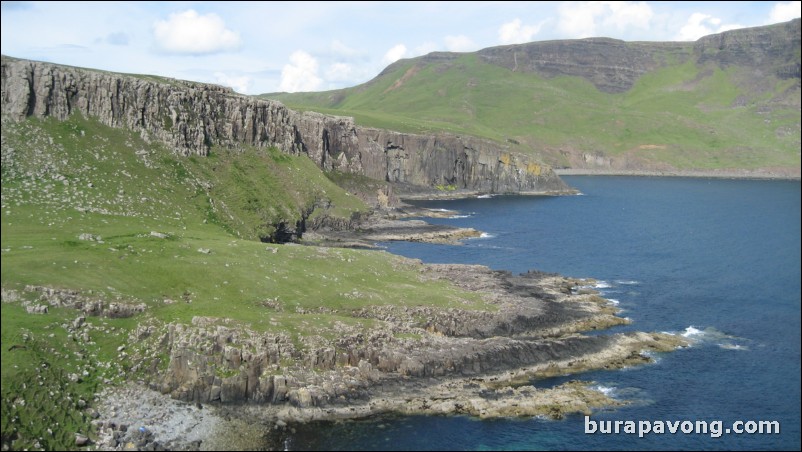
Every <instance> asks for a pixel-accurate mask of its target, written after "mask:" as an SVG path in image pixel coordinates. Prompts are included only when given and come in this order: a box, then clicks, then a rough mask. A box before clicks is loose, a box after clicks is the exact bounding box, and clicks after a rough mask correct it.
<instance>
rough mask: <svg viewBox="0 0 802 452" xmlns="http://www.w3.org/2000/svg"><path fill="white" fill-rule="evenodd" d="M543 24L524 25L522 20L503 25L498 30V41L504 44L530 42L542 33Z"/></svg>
mask: <svg viewBox="0 0 802 452" xmlns="http://www.w3.org/2000/svg"><path fill="white" fill-rule="evenodd" d="M541 26H542V24H538V25H524V24H523V22H521V19H518V18H516V19H514V20H513V21H512V22H507V23H505V24H503V25H502V26H501V27H499V29H498V40H499V42H501V43H502V44H521V43H524V42H530V41H532V39H533V38H534V37H535V35H536V34H537V33H538V32H539V31H540V27H541Z"/></svg>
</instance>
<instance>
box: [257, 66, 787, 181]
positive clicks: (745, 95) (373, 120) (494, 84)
mask: <svg viewBox="0 0 802 452" xmlns="http://www.w3.org/2000/svg"><path fill="white" fill-rule="evenodd" d="M390 69H391V70H388V71H386V73H384V74H383V75H381V76H379V77H377V78H376V79H374V80H372V81H371V82H368V83H366V84H364V85H360V86H358V87H355V88H348V89H344V90H338V91H330V92H324V93H296V94H278V95H265V96H267V97H271V98H275V99H278V100H281V101H282V102H284V103H286V104H287V105H289V106H290V107H292V108H298V109H313V110H317V111H321V112H326V113H333V114H341V115H342V114H345V115H352V116H354V117H355V118H356V120H357V123H360V124H363V125H367V126H375V127H385V128H391V129H396V130H401V131H409V132H425V131H433V130H448V131H451V132H456V133H464V134H471V135H477V136H482V137H486V138H490V139H493V140H497V141H509V140H514V141H516V142H519V143H521V150H523V151H525V152H531V153H534V154H535V155H540V156H541V157H543V158H545V159H546V161H547V162H548V163H551V164H552V165H555V166H562V165H566V164H567V163H568V162H567V161H566V160H565V159H564V158H563V157H562V155H561V154H560V152H559V149H573V150H578V151H584V152H591V153H602V154H604V155H607V156H622V155H625V154H626V155H627V156H628V157H629V158H634V159H645V160H648V161H660V162H666V163H668V164H670V165H672V166H674V167H676V168H681V169H711V168H756V167H771V166H786V167H799V165H800V157H799V110H798V107H796V108H794V107H781V106H779V105H774V104H772V99H774V98H775V97H776V96H777V95H779V94H780V93H782V92H784V91H785V90H792V92H793V95H794V96H796V97H797V98H798V97H799V92H800V91H799V87H798V86H796V81H795V80H787V81H780V80H768V85H767V86H768V89H764V90H763V91H760V90H757V89H755V88H754V86H752V87H750V88H745V87H744V86H745V85H746V84H745V83H743V80H744V74H743V73H742V72H740V70H739V69H737V68H729V69H727V70H726V71H722V70H721V69H719V68H713V67H697V66H696V65H695V64H694V63H693V62H691V61H690V60H688V62H687V63H684V64H674V65H670V66H667V67H665V68H663V69H661V70H658V71H656V72H653V73H650V74H647V75H645V76H643V77H642V78H640V79H639V80H638V82H637V83H636V85H635V86H634V87H633V88H632V89H631V90H629V91H627V92H625V93H621V94H607V93H603V92H600V91H598V90H597V89H596V88H595V87H594V86H593V85H592V84H591V83H589V82H588V81H587V80H584V79H582V78H579V77H567V76H563V77H555V78H550V79H547V78H543V77H540V76H538V75H535V74H526V73H520V72H512V71H510V70H507V69H505V68H502V67H499V66H495V65H491V64H487V63H484V62H483V61H481V60H480V59H479V57H477V56H476V55H474V54H465V55H461V56H459V57H458V58H456V59H455V60H451V61H448V62H433V63H430V62H425V61H423V60H420V59H413V60H407V61H402V62H399V63H396V64H395V65H394V66H393V67H391V68H390ZM736 99H738V100H739V102H737V104H738V105H743V106H735V105H736ZM797 104H798V101H797ZM788 131H790V132H791V133H787V132H788Z"/></svg>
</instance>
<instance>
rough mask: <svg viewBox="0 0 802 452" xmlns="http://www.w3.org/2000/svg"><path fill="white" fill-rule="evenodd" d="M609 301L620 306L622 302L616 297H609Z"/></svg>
mask: <svg viewBox="0 0 802 452" xmlns="http://www.w3.org/2000/svg"><path fill="white" fill-rule="evenodd" d="M607 301H608V302H609V303H610V304H611V305H613V306H618V305H619V304H621V302H620V301H618V300H616V299H615V298H608V299H607Z"/></svg>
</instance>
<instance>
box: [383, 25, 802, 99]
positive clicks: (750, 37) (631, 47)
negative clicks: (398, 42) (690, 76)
mask: <svg viewBox="0 0 802 452" xmlns="http://www.w3.org/2000/svg"><path fill="white" fill-rule="evenodd" d="M799 47H800V21H799V19H794V20H792V21H790V22H786V23H782V24H776V25H768V26H764V27H753V28H743V29H738V30H731V31H727V32H723V33H718V34H713V35H709V36H705V37H703V38H700V39H699V40H698V41H696V42H695V43H694V42H626V41H621V40H618V39H610V38H586V39H571V40H554V41H540V42H529V43H524V44H513V45H506V46H498V47H489V48H486V49H482V50H479V51H478V52H476V55H477V56H478V57H479V58H480V59H481V60H482V61H485V62H487V63H490V64H494V65H496V66H501V67H504V68H507V69H509V70H511V71H513V72H523V73H534V74H538V75H541V76H545V77H556V76H561V75H563V76H574V77H582V78H584V79H586V80H588V81H589V82H591V83H593V85H594V86H596V88H597V89H598V90H599V91H602V92H605V93H622V92H625V91H628V90H629V89H630V88H632V86H633V85H634V84H635V82H636V81H637V80H638V78H640V77H641V76H642V75H644V74H647V73H649V72H651V71H654V70H656V69H659V68H661V67H664V66H668V65H676V64H683V63H685V62H687V61H688V60H689V59H693V60H695V62H696V63H697V64H699V65H704V64H705V63H708V62H711V63H713V64H715V65H717V66H719V67H721V68H727V67H729V66H740V67H748V68H750V69H753V70H756V71H758V72H760V73H761V74H764V75H775V76H777V77H778V78H781V79H787V78H794V77H795V78H799V77H800V65H799ZM461 55H462V54H459V53H451V52H432V53H430V54H428V55H425V56H422V57H418V58H416V59H415V60H413V61H416V62H417V63H416V67H417V69H416V70H415V71H417V70H420V69H421V68H422V67H425V66H427V65H437V66H439V67H445V66H448V65H450V64H452V63H451V62H452V61H454V60H456V59H457V58H459V57H460V56H461ZM408 62H409V60H401V61H399V62H396V63H394V64H392V65H390V66H388V67H387V68H385V69H384V71H382V73H381V74H379V76H378V77H377V78H381V77H382V76H383V75H387V74H391V73H393V72H394V71H396V70H397V69H398V67H399V66H400V65H402V64H407V63H408ZM369 83H370V82H369Z"/></svg>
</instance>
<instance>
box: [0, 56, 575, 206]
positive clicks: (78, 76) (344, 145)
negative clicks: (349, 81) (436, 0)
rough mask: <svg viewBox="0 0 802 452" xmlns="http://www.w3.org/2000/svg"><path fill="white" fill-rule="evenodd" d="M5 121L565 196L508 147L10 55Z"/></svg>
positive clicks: (5, 67)
mask: <svg viewBox="0 0 802 452" xmlns="http://www.w3.org/2000/svg"><path fill="white" fill-rule="evenodd" d="M0 93H1V94H2V115H3V121H21V120H23V119H25V118H27V117H30V116H34V117H46V116H52V117H54V118H57V119H62V120H63V119H65V118H67V117H68V116H70V115H72V114H81V115H86V116H90V117H93V118H97V119H98V120H99V121H100V122H102V123H103V124H106V125H109V126H112V127H122V128H127V129H131V130H134V131H137V132H139V133H140V134H141V135H142V137H143V138H145V139H147V140H155V141H159V142H162V143H165V144H167V145H168V146H170V147H172V148H173V149H174V150H175V152H177V153H179V154H183V155H206V154H208V152H209V150H210V149H211V147H213V146H225V147H229V148H238V147H242V146H256V147H268V146H275V147H277V148H279V149H280V150H282V151H283V152H286V153H289V154H294V155H300V154H305V155H308V156H309V158H311V159H312V160H313V161H315V163H317V165H318V166H319V167H320V168H322V169H323V170H326V171H329V170H337V171H342V172H346V173H353V174H359V175H364V176H368V177H371V178H374V179H378V180H384V181H388V182H392V183H397V184H401V185H409V186H412V187H428V188H432V187H438V186H440V187H449V188H451V189H464V190H471V191H481V192H490V193H519V192H563V191H567V190H568V187H567V186H566V185H565V184H564V183H563V182H562V181H561V180H560V179H559V177H557V176H556V175H555V174H554V172H552V170H551V168H550V167H548V166H544V165H542V164H540V163H538V162H535V161H534V160H532V159H531V158H530V157H527V156H524V155H517V154H513V153H510V152H509V151H507V150H505V149H503V148H502V146H500V145H499V144H496V143H493V142H490V141H485V140H480V139H476V138H471V137H459V136H455V135H447V134H442V135H437V136H425V135H413V134H404V133H398V132H392V131H386V130H379V129H370V128H363V127H359V126H357V125H355V123H354V120H353V119H352V118H348V117H338V116H327V115H322V114H319V113H314V112H296V111H292V110H290V109H288V108H286V107H285V106H284V105H283V104H281V103H279V102H276V101H270V100H262V99H256V98H253V97H248V96H243V95H239V94H236V93H234V92H233V91H232V90H231V89H228V88H223V87H220V86H215V85H207V84H201V83H194V82H187V81H180V80H173V79H164V78H157V77H147V76H142V77H138V76H131V75H123V74H114V73H108V72H100V71H94V70H87V69H79V68H74V67H67V66H60V65H55V64H49V63H41V62H34V61H27V60H19V59H14V58H9V57H5V56H4V57H3V58H2V87H1V90H0Z"/></svg>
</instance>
